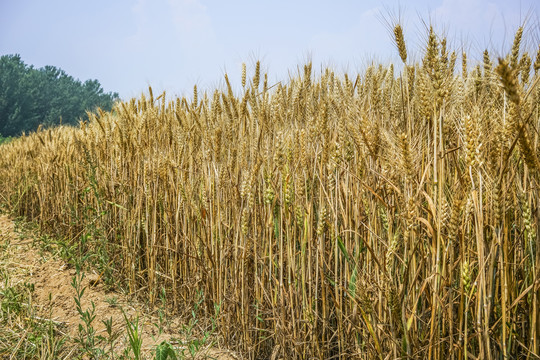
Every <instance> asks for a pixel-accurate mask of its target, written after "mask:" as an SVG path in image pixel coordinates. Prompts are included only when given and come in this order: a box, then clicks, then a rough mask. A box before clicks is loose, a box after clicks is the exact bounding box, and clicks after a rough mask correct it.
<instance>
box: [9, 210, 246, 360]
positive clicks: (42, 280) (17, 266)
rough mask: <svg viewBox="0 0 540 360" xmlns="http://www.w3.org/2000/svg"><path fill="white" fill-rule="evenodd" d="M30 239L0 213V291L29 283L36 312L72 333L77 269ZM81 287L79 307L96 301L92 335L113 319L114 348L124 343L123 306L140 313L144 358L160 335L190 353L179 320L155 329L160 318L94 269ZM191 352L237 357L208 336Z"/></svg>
mask: <svg viewBox="0 0 540 360" xmlns="http://www.w3.org/2000/svg"><path fill="white" fill-rule="evenodd" d="M33 243H34V242H33V240H32V238H30V237H26V236H24V235H23V234H22V233H20V232H17V231H15V224H14V222H13V221H12V220H10V219H9V218H8V217H6V216H5V215H0V245H1V246H2V250H0V272H1V271H3V272H4V274H3V279H2V283H0V291H1V290H2V289H3V288H6V287H8V286H13V285H15V284H18V283H28V284H34V285H33V286H34V291H33V296H32V301H33V304H32V305H33V306H34V307H35V309H36V317H38V318H40V319H46V320H52V321H53V322H54V323H55V324H56V325H58V329H59V331H61V332H62V333H63V334H64V335H67V336H68V337H69V338H74V337H76V336H77V334H78V328H79V324H81V323H82V322H81V317H80V314H79V313H78V311H77V308H76V304H75V301H74V296H75V295H76V292H75V289H74V287H73V286H72V281H73V278H74V277H75V276H76V271H75V269H73V268H72V267H70V266H68V264H66V263H65V262H63V261H62V260H60V259H58V258H54V257H53V256H52V255H51V254H50V253H48V252H45V251H42V250H41V249H39V248H38V247H36V246H33ZM82 287H85V288H86V290H85V292H84V295H83V297H82V301H81V307H82V309H83V311H84V310H88V309H91V308H92V303H93V304H94V305H95V312H94V313H95V315H96V318H95V320H94V321H93V322H92V325H93V328H94V329H95V330H96V336H104V337H106V336H107V331H106V327H105V325H104V323H103V322H102V320H108V319H112V329H113V332H114V333H117V334H119V336H118V340H117V342H116V345H115V348H117V349H124V348H125V347H126V346H127V345H128V344H127V337H126V334H127V332H126V321H125V319H124V315H123V312H122V309H123V311H124V312H125V313H126V315H127V317H128V318H129V319H131V320H134V319H136V318H137V317H138V318H139V325H142V329H141V330H140V334H141V337H142V339H143V342H142V353H143V354H144V355H145V358H153V353H154V352H155V348H156V346H157V345H158V344H160V343H161V342H162V341H168V342H170V343H171V344H173V345H174V346H175V347H176V348H177V350H178V351H179V352H181V353H182V352H183V353H184V354H185V355H189V356H191V354H190V352H189V350H188V349H187V347H188V346H189V341H190V339H186V334H185V331H183V330H182V329H184V327H183V326H182V324H179V323H178V322H176V321H175V320H174V319H172V320H169V321H167V325H166V326H162V327H161V329H160V325H159V324H160V323H161V324H163V322H160V319H159V318H158V317H157V316H156V315H155V314H149V313H148V312H145V309H144V306H142V305H140V304H137V303H134V302H132V301H131V300H130V299H129V298H128V297H127V296H124V295H122V294H120V293H114V292H107V291H106V290H105V286H104V284H103V283H102V282H101V281H99V277H98V276H97V274H92V273H90V274H85V277H84V278H83V280H82V283H81V288H82ZM183 348H184V349H183ZM0 357H1V356H0ZM188 358H189V357H188ZM195 358H198V359H239V357H237V356H235V355H234V354H233V353H232V352H230V351H226V350H219V349H217V348H216V342H213V341H210V340H208V341H205V342H204V343H203V344H202V346H200V348H199V349H198V351H197V355H196V356H195Z"/></svg>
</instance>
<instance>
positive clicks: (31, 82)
mask: <svg viewBox="0 0 540 360" xmlns="http://www.w3.org/2000/svg"><path fill="white" fill-rule="evenodd" d="M116 100H118V93H105V92H104V91H103V88H102V87H101V84H100V83H99V82H98V81H97V80H87V81H85V82H84V83H82V82H81V81H79V80H76V79H74V78H73V77H71V76H69V75H68V74H66V73H65V72H64V71H63V70H62V69H59V68H56V67H54V66H45V67H43V68H41V69H35V68H34V67H33V66H28V65H26V64H25V63H24V62H23V61H22V60H21V57H20V55H4V56H2V57H0V135H2V136H17V135H20V134H21V133H22V132H31V131H34V130H36V129H37V128H38V126H39V125H40V124H42V125H43V126H46V127H50V126H54V125H57V124H59V123H60V121H62V123H63V124H71V125H76V124H77V123H78V121H79V119H84V118H85V117H86V111H95V110H96V109H97V108H101V109H103V110H106V111H109V110H111V108H112V106H113V104H114V102H115V101H116Z"/></svg>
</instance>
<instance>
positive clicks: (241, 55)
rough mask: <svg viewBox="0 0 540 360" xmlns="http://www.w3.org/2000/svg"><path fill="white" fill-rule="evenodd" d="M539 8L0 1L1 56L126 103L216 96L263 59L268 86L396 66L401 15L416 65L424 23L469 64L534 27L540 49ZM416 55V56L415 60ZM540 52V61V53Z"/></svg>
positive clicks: (496, 1) (532, 0) (244, 0)
mask: <svg viewBox="0 0 540 360" xmlns="http://www.w3.org/2000/svg"><path fill="white" fill-rule="evenodd" d="M539 16H540V0H408V1H405V0H403V1H400V2H398V1H390V0H357V1H353V0H333V1H330V0H327V1H324V0H309V1H308V0H288V1H287V0H273V1H269V0H268V1H262V0H251V1H248V0H92V1H83V0H0V55H5V54H16V53H17V54H20V55H21V57H22V59H23V61H24V62H25V63H27V64H31V65H34V66H35V67H42V66H45V65H54V66H56V67H59V68H62V69H63V70H65V71H66V72H67V73H68V74H70V75H72V76H73V77H75V78H79V79H80V80H83V81H84V80H87V79H97V80H99V82H100V83H101V84H102V85H103V87H104V89H105V91H117V92H119V93H120V96H121V97H122V98H124V99H127V98H130V97H133V96H138V95H139V94H140V93H141V92H143V91H146V90H147V89H148V85H151V86H152V88H153V89H154V92H155V93H157V92H160V91H161V90H167V93H168V94H171V95H174V94H176V95H185V94H190V93H191V92H192V89H193V85H194V84H197V86H198V88H199V89H201V90H211V89H212V88H214V87H216V86H220V85H222V84H223V74H224V73H225V72H227V73H228V74H229V77H230V78H231V79H232V80H233V81H234V83H235V84H238V83H239V78H240V70H241V64H242V62H245V63H246V64H247V65H248V70H252V69H253V67H254V63H255V61H256V60H258V59H260V60H261V61H262V65H263V69H264V70H266V71H268V73H269V81H270V83H274V82H276V81H278V80H287V78H288V74H289V73H295V72H296V69H297V66H299V65H300V66H302V65H303V64H304V63H305V62H306V61H308V60H311V61H312V62H313V64H314V69H315V71H316V73H318V72H320V71H319V70H320V69H321V66H322V67H326V66H329V65H330V66H332V67H333V68H334V69H335V70H337V71H340V72H342V71H347V72H349V73H351V74H354V73H356V72H358V71H361V70H362V69H363V68H364V67H365V66H366V65H367V64H369V62H371V61H377V62H378V61H380V62H383V63H388V62H390V61H399V57H398V54H397V50H396V49H395V47H394V45H393V43H392V37H391V35H390V33H389V31H388V28H387V27H385V19H386V20H392V19H395V18H398V17H399V18H400V19H401V23H402V24H403V26H404V31H405V38H406V40H407V46H408V48H409V53H410V55H409V57H410V58H412V60H413V61H414V60H415V59H416V60H418V59H419V57H420V52H419V46H421V45H422V44H423V41H424V40H423V39H425V34H426V31H425V26H424V25H423V23H422V22H425V23H428V24H429V23H430V22H431V23H433V24H434V25H435V28H436V29H437V30H438V32H439V33H441V32H442V33H444V34H446V35H448V37H449V39H450V43H451V45H452V46H453V47H455V48H458V49H461V48H464V49H465V50H466V51H468V53H469V58H472V59H474V58H476V59H480V58H481V52H482V51H483V50H484V49H485V48H488V49H489V50H490V51H491V52H492V53H494V54H503V53H505V52H506V51H508V49H509V48H510V47H511V43H512V38H513V35H514V32H515V30H516V29H517V27H518V26H519V25H520V24H522V23H523V22H524V21H526V35H527V38H528V39H529V40H528V44H527V45H528V46H529V48H530V49H531V50H532V51H536V49H537V48H538V43H539V42H540V36H539V35H540V28H539ZM411 55H412V56H411ZM533 56H534V55H533Z"/></svg>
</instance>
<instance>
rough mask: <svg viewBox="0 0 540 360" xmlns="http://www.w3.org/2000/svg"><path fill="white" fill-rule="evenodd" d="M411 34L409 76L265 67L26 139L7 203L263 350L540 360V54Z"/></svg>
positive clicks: (1, 159)
mask: <svg viewBox="0 0 540 360" xmlns="http://www.w3.org/2000/svg"><path fill="white" fill-rule="evenodd" d="M394 34H395V39H394V40H395V43H396V45H397V51H398V52H399V55H400V57H401V59H402V61H403V64H402V66H401V64H400V66H399V68H400V69H402V70H399V71H397V70H395V69H394V66H393V65H390V66H381V65H373V66H370V67H368V68H367V69H366V70H365V72H363V73H362V74H359V75H354V76H351V75H348V74H337V73H335V72H334V71H333V70H332V69H324V70H322V71H321V72H320V73H319V74H317V75H315V74H314V72H315V71H314V70H313V69H312V65H311V64H309V63H308V64H306V65H304V66H303V70H302V71H299V74H298V75H297V76H295V77H292V78H290V79H289V80H287V81H286V82H285V81H284V82H281V83H277V84H270V83H269V82H268V76H267V74H264V73H263V72H262V71H261V65H260V63H259V62H257V63H256V65H255V66H254V69H252V70H251V71H250V73H251V74H249V75H248V74H246V73H247V69H246V66H245V65H244V66H243V68H242V78H241V89H233V87H232V86H231V84H230V81H229V79H228V77H227V76H226V75H225V86H224V87H223V88H222V89H216V90H215V91H213V92H199V91H198V89H197V88H196V87H195V88H194V91H193V96H189V97H183V98H175V99H171V100H168V99H167V97H166V94H165V93H163V94H161V95H159V96H157V97H155V96H154V94H153V93H152V89H149V92H148V93H147V94H146V95H142V96H141V97H140V98H139V99H132V100H131V101H127V102H120V103H117V104H116V105H115V107H114V109H113V110H112V111H111V112H108V113H105V112H100V113H98V114H89V116H90V118H91V119H90V121H87V122H82V123H81V124H80V127H78V128H73V127H59V128H53V129H45V130H40V131H38V132H36V133H33V134H29V135H26V136H22V137H20V138H18V139H16V140H13V141H11V142H9V143H7V144H4V145H2V146H1V147H0V183H1V184H2V186H1V187H0V201H2V202H5V203H6V204H7V206H8V207H9V209H11V210H12V211H13V213H14V214H16V215H21V216H25V217H27V218H28V219H29V220H33V221H36V222H38V223H39V225H40V228H41V230H42V231H44V232H46V233H50V234H51V233H52V234H54V235H56V236H61V237H63V238H65V239H68V240H69V241H70V243H71V244H73V246H74V247H76V249H77V251H79V253H80V254H86V255H85V256H87V257H88V258H89V259H90V260H91V261H92V262H93V263H94V265H95V266H96V267H98V268H99V270H100V271H101V274H102V276H104V277H105V279H106V281H109V283H113V284H114V283H115V282H116V283H118V284H122V286H126V287H127V288H128V289H129V291H130V292H131V293H132V294H137V296H139V297H145V298H148V299H149V301H150V302H155V301H156V300H157V298H158V296H159V294H160V293H161V292H162V291H163V292H164V293H165V294H166V296H167V298H168V299H170V300H169V302H170V304H172V306H171V310H172V311H175V312H176V314H177V316H184V315H183V314H186V312H188V311H190V310H189V307H190V305H191V304H194V303H195V302H197V301H199V302H200V303H201V306H199V307H197V309H198V310H197V311H198V312H199V313H200V314H198V315H199V316H200V317H201V318H205V317H215V319H216V324H217V327H216V329H217V331H218V335H219V336H220V338H221V339H222V340H223V343H224V344H225V345H226V346H227V347H229V348H231V349H234V350H235V351H239V352H240V353H243V354H245V356H246V357H247V358H252V359H264V358H271V359H280V358H283V359H309V358H317V359H330V358H335V359H354V358H357V359H388V358H416V359H424V358H431V359H465V358H472V359H476V358H478V359H495V358H497V359H499V358H501V359H506V358H513V359H517V358H520V359H538V358H540V344H539V342H540V341H539V339H540V335H539V334H540V322H539V319H538V317H539V313H540V310H539V307H540V306H539V305H540V270H539V269H540V254H539V251H540V241H539V238H538V233H539V232H540V222H539V215H540V210H539V207H538V206H539V196H538V181H539V180H540V177H539V175H540V172H539V171H540V162H539V157H538V156H539V150H540V147H539V133H538V129H539V128H540V112H539V110H540V85H539V84H538V81H539V79H540V75H539V74H538V70H539V68H540V47H538V49H533V50H532V51H533V52H535V53H532V54H529V53H528V52H527V51H526V49H524V48H523V46H521V44H522V42H523V41H522V37H523V28H519V29H518V31H517V32H516V35H515V39H514V43H513V46H512V49H511V52H510V53H509V54H508V55H506V56H504V57H500V58H499V57H495V56H493V55H491V54H490V53H489V52H488V51H487V50H486V51H485V52H484V53H483V54H481V55H480V58H482V57H483V61H482V62H481V63H479V64H468V61H467V54H466V53H465V52H462V51H457V52H456V51H453V50H452V49H450V48H449V46H448V45H447V40H446V38H444V37H441V36H438V35H437V34H436V33H435V32H434V31H433V29H430V30H429V31H428V34H427V36H426V39H427V43H426V44H425V49H424V52H423V54H422V60H421V61H420V62H417V63H412V62H410V61H409V60H408V56H407V55H408V54H407V47H406V44H405V41H404V40H403V29H402V28H401V26H400V25H397V26H396V27H395V28H394ZM476 55H478V54H476ZM458 59H459V61H458ZM396 68H398V66H397V65H396ZM119 286H120V285H119Z"/></svg>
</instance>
